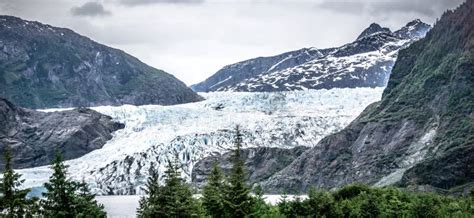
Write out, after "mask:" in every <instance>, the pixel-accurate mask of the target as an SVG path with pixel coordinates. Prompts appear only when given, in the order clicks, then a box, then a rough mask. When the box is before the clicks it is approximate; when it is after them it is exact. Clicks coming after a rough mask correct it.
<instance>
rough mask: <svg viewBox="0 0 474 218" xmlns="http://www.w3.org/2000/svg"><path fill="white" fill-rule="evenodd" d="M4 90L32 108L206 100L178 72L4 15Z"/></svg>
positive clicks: (0, 44) (0, 25)
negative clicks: (163, 69) (157, 67)
mask: <svg viewBox="0 0 474 218" xmlns="http://www.w3.org/2000/svg"><path fill="white" fill-rule="evenodd" d="M0 96H3V97H5V98H8V99H9V100H11V101H12V102H13V103H15V104H17V105H19V106H22V107H28V108H51V107H78V106H97V105H121V104H135V105H142V104H163V105H169V104H179V103H185V102H193V101H198V100H201V97H199V96H198V95H197V94H195V93H194V92H193V91H192V90H191V89H189V88H188V87H186V85H185V84H184V83H182V82H181V81H179V80H178V79H176V78H175V77H174V76H172V75H170V74H168V73H166V72H164V71H161V70H157V69H154V68H152V67H150V66H148V65H146V64H144V63H142V62H140V61H139V60H138V59H136V58H134V57H132V56H130V55H128V54H126V53H125V52H123V51H120V50H117V49H113V48H110V47H107V46H104V45H101V44H99V43H96V42H94V41H92V40H90V39H89V38H86V37H84V36H81V35H79V34H77V33H75V32H73V31H71V30H69V29H64V28H57V27H52V26H50V25H44V24H41V23H38V22H32V21H25V20H22V19H19V18H16V17H11V16H0Z"/></svg>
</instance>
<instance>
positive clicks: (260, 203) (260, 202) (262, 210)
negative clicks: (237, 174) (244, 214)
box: [252, 185, 270, 217]
mask: <svg viewBox="0 0 474 218" xmlns="http://www.w3.org/2000/svg"><path fill="white" fill-rule="evenodd" d="M253 205H254V206H253V211H254V212H253V215H252V217H262V216H264V215H266V214H269V213H270V207H269V206H268V205H267V204H266V203H265V199H264V197H263V189H262V186H260V185H257V186H256V187H255V197H254V203H253Z"/></svg>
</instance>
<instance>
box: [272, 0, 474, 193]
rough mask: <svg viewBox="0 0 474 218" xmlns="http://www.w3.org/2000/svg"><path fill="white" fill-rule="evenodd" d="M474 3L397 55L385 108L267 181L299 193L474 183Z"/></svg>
mask: <svg viewBox="0 0 474 218" xmlns="http://www.w3.org/2000/svg"><path fill="white" fill-rule="evenodd" d="M473 10H474V1H473V0H468V1H467V2H466V3H464V4H462V5H461V6H460V7H459V8H457V9H456V10H455V11H448V12H446V13H445V14H444V15H443V16H442V17H441V19H440V20H439V22H438V23H437V24H436V25H435V26H434V28H433V29H432V30H431V31H430V32H429V33H428V34H427V36H426V37H425V38H424V39H422V40H420V41H418V42H415V43H413V44H412V45H411V46H409V47H408V48H407V49H404V50H402V51H401V52H400V53H399V56H398V59H397V62H396V64H395V66H394V68H393V71H392V74H391V77H390V80H389V82H388V86H387V88H386V90H385V91H384V94H383V98H382V100H381V102H379V103H375V104H372V105H371V106H369V107H368V108H367V109H366V110H365V111H364V112H363V113H362V114H361V115H360V116H359V117H358V118H357V119H356V120H355V121H353V122H352V123H351V124H350V125H349V126H348V127H347V128H345V129H344V130H343V131H341V132H339V133H336V134H333V135H331V136H328V137H326V138H324V139H323V140H321V142H320V143H318V145H316V146H315V147H314V148H312V149H311V150H308V151H307V152H305V153H304V154H303V155H301V156H300V157H298V158H297V159H296V160H295V161H294V162H293V163H292V164H290V165H289V166H288V167H286V168H285V169H283V170H282V171H280V172H279V173H277V174H276V175H274V176H273V177H272V178H270V179H269V180H267V181H266V182H264V184H263V185H264V188H266V190H268V191H270V192H272V191H284V190H287V191H302V190H306V189H307V188H308V187H309V186H311V185H314V186H316V187H321V188H333V187H340V186H342V185H345V184H348V183H353V182H363V183H368V184H373V185H377V186H383V185H390V184H398V185H401V186H407V185H411V184H415V185H429V186H434V187H437V188H444V189H447V188H451V187H455V186H458V185H462V184H465V183H469V182H473V181H474V112H473V109H474V13H473V12H474V11H473Z"/></svg>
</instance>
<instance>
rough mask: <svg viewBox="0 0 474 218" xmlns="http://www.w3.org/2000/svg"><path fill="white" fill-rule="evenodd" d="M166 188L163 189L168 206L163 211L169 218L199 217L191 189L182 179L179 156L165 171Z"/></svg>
mask: <svg viewBox="0 0 474 218" xmlns="http://www.w3.org/2000/svg"><path fill="white" fill-rule="evenodd" d="M165 176H166V180H165V186H164V187H163V189H162V193H163V195H164V198H163V199H164V200H165V201H166V204H165V205H164V207H163V209H164V210H165V211H166V212H167V214H168V216H169V217H191V216H193V215H197V214H196V211H197V208H196V202H195V200H194V198H193V196H192V192H191V189H190V188H189V186H188V185H187V184H185V181H184V180H183V179H182V178H181V174H180V172H179V162H178V156H177V155H176V156H175V158H174V161H173V162H171V161H170V162H169V164H168V169H167V170H166V171H165Z"/></svg>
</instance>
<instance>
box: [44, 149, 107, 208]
mask: <svg viewBox="0 0 474 218" xmlns="http://www.w3.org/2000/svg"><path fill="white" fill-rule="evenodd" d="M51 169H52V170H53V174H52V175H51V176H50V177H49V181H48V182H47V183H45V184H44V187H45V188H46V192H45V193H43V197H44V199H43V200H42V201H41V205H42V208H43V213H44V215H45V216H46V217H105V216H106V213H105V211H104V208H103V206H102V205H99V204H98V203H97V201H95V200H94V197H95V196H94V195H92V194H91V193H90V192H89V190H88V188H87V185H86V184H85V183H83V182H82V183H79V182H76V181H73V180H71V179H68V178H67V166H66V165H64V163H63V162H62V160H61V155H60V153H59V152H56V158H55V160H54V162H53V165H52V166H51Z"/></svg>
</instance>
